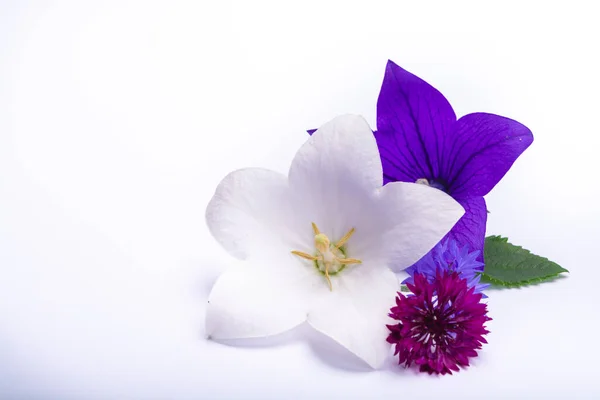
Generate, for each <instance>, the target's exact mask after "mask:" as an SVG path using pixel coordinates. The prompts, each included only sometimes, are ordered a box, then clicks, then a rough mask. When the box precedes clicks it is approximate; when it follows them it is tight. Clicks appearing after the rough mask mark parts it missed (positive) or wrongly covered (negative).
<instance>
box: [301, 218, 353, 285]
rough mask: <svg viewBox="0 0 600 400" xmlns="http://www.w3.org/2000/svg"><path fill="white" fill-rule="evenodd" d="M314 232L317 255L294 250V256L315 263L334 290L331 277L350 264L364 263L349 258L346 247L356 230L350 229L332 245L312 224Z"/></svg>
mask: <svg viewBox="0 0 600 400" xmlns="http://www.w3.org/2000/svg"><path fill="white" fill-rule="evenodd" d="M312 227H313V232H314V233H315V239H314V240H315V250H316V251H315V253H314V254H313V255H311V254H308V253H304V252H302V251H297V250H294V251H292V254H295V255H297V256H298V257H301V258H304V259H306V260H310V261H313V262H314V263H315V267H316V268H317V271H319V272H320V273H322V274H323V275H325V279H327V284H328V285H329V290H333V286H332V285H331V279H330V278H329V276H330V275H336V274H337V273H339V272H341V271H342V270H343V269H344V268H346V265H348V264H360V263H361V262H362V261H361V260H358V259H356V258H347V257H346V249H345V247H344V245H345V244H346V242H348V240H350V238H351V237H352V235H353V234H354V228H352V229H350V230H349V231H348V233H346V234H345V235H344V236H343V237H342V238H341V239H340V240H338V241H337V242H336V243H332V242H331V240H329V238H328V237H327V235H326V234H324V233H321V231H319V228H318V227H317V225H316V224H315V223H314V222H313V223H312Z"/></svg>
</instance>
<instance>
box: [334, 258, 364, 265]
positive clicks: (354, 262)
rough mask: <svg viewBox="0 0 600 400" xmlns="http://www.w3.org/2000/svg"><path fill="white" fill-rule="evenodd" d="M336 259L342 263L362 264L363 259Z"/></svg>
mask: <svg viewBox="0 0 600 400" xmlns="http://www.w3.org/2000/svg"><path fill="white" fill-rule="evenodd" d="M336 260H337V262H339V263H340V264H362V261H361V260H358V259H356V258H336Z"/></svg>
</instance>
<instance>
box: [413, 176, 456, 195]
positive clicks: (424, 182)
mask: <svg viewBox="0 0 600 400" xmlns="http://www.w3.org/2000/svg"><path fill="white" fill-rule="evenodd" d="M415 183H420V184H421V185H426V186H431V187H433V188H436V189H439V190H441V191H442V192H446V193H448V190H447V189H446V185H444V184H443V183H441V182H438V181H436V180H433V179H430V180H427V179H425V178H420V179H417V180H416V181H415Z"/></svg>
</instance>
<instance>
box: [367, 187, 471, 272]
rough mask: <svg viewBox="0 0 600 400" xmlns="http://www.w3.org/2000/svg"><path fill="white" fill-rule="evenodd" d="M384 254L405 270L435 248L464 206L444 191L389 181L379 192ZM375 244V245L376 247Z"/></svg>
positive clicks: (462, 212) (397, 266) (392, 263)
mask: <svg viewBox="0 0 600 400" xmlns="http://www.w3.org/2000/svg"><path fill="white" fill-rule="evenodd" d="M378 203H379V204H378V208H379V209H380V210H384V212H385V214H383V215H380V216H379V217H378V221H379V223H380V224H381V229H382V230H383V232H384V233H383V239H382V241H381V250H380V251H381V254H382V255H384V256H385V258H386V259H387V260H388V264H389V265H390V266H392V267H393V268H394V270H403V269H405V268H407V267H409V266H411V265H412V264H414V263H415V262H417V261H418V260H419V259H420V258H421V257H423V256H424V255H425V254H427V252H429V250H431V249H432V248H433V246H435V245H436V244H437V243H438V242H439V241H440V240H441V239H442V238H443V237H444V236H445V235H446V234H447V233H448V232H449V231H450V230H451V229H452V227H453V226H454V225H455V224H456V222H458V220H459V219H460V218H461V217H462V216H463V214H464V209H463V207H462V206H461V205H460V204H459V203H458V202H457V201H456V200H454V199H453V198H452V197H450V196H449V195H447V194H446V193H444V192H442V191H441V190H438V189H435V188H432V187H429V186H426V185H421V184H417V183H407V182H394V183H388V184H387V185H385V186H384V187H383V189H382V190H381V193H380V197H379V201H378ZM373 247H375V246H373Z"/></svg>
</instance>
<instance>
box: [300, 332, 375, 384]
mask: <svg viewBox="0 0 600 400" xmlns="http://www.w3.org/2000/svg"><path fill="white" fill-rule="evenodd" d="M305 325H306V326H307V327H308V324H305ZM308 328H309V329H308V331H309V332H307V333H306V335H305V337H306V338H307V339H308V343H309V346H310V349H311V350H312V352H313V353H314V354H315V356H316V357H317V358H318V359H319V360H320V361H322V362H323V363H324V364H327V365H329V366H330V367H333V368H336V369H341V370H344V371H349V372H372V371H374V369H373V368H371V367H370V366H369V365H368V364H367V363H365V362H364V361H363V360H361V359H360V358H358V357H357V356H355V355H354V354H352V353H351V352H350V351H349V350H347V349H345V348H344V347H343V346H341V345H340V344H339V343H337V342H336V341H335V340H333V339H331V338H330V337H328V336H325V335H323V334H322V333H320V332H317V331H316V330H314V329H312V328H310V327H308Z"/></svg>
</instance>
